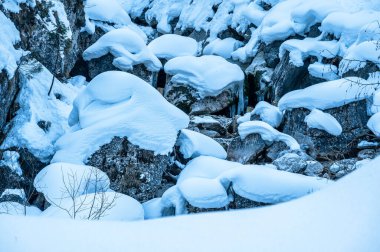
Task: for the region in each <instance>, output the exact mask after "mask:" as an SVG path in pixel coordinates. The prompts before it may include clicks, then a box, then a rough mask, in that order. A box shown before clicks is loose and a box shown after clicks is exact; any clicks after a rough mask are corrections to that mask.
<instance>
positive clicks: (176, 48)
mask: <svg viewBox="0 0 380 252" xmlns="http://www.w3.org/2000/svg"><path fill="white" fill-rule="evenodd" d="M148 48H149V50H150V51H151V52H152V53H153V54H154V55H156V57H158V58H164V59H172V58H175V57H180V56H196V55H197V54H198V42H197V41H196V40H195V39H193V38H190V37H184V36H180V35H177V34H164V35H162V36H160V37H158V38H156V39H154V40H152V41H151V42H150V43H149V44H148Z"/></svg>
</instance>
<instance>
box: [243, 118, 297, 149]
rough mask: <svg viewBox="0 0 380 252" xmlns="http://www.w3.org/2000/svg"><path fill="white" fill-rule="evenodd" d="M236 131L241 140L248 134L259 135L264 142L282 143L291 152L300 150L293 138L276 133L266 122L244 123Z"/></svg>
mask: <svg viewBox="0 0 380 252" xmlns="http://www.w3.org/2000/svg"><path fill="white" fill-rule="evenodd" d="M238 131H239V135H240V138H241V139H244V138H246V137H247V136H248V135H250V134H254V133H256V134H259V135H260V136H261V138H262V139H263V140H264V141H269V142H274V141H281V142H284V143H285V144H286V145H287V146H289V148H290V149H292V150H298V149H300V145H299V144H298V142H297V141H296V140H295V139H294V138H293V137H291V136H289V135H287V134H284V133H281V132H279V131H277V130H276V129H274V128H273V127H272V126H270V125H269V124H268V123H266V122H261V121H249V122H244V123H241V124H240V125H239V127H238Z"/></svg>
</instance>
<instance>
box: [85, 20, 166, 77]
mask: <svg viewBox="0 0 380 252" xmlns="http://www.w3.org/2000/svg"><path fill="white" fill-rule="evenodd" d="M107 53H111V54H112V55H113V56H115V59H114V60H113V62H112V64H113V65H114V66H116V67H117V68H119V69H121V70H132V69H133V65H137V64H144V65H145V66H146V67H147V68H148V70H149V71H154V72H157V71H159V70H160V68H161V67H162V64H161V62H160V60H159V59H158V58H157V57H156V56H155V55H154V54H153V53H152V52H151V50H150V49H149V48H148V47H147V46H146V45H145V41H144V40H143V39H142V38H141V37H140V35H139V34H137V33H136V32H135V31H134V30H132V29H130V28H128V27H123V28H120V29H115V30H112V31H109V32H108V33H106V34H104V35H103V36H102V37H101V38H100V39H98V41H96V42H95V43H94V44H92V45H91V46H90V47H89V48H87V49H86V50H85V51H84V52H83V59H84V60H91V59H96V58H99V57H101V56H104V55H106V54H107Z"/></svg>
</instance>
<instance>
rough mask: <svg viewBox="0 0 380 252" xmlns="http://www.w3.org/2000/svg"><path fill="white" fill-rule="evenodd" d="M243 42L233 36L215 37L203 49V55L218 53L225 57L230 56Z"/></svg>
mask: <svg viewBox="0 0 380 252" xmlns="http://www.w3.org/2000/svg"><path fill="white" fill-rule="evenodd" d="M242 46H243V43H242V42H240V41H238V40H236V39H234V38H225V39H219V38H217V39H215V40H213V41H212V42H210V43H209V44H208V45H207V46H206V47H205V48H204V49H203V54H204V55H219V56H221V57H223V58H225V59H228V58H231V54H232V52H234V51H235V50H236V49H238V48H239V47H242Z"/></svg>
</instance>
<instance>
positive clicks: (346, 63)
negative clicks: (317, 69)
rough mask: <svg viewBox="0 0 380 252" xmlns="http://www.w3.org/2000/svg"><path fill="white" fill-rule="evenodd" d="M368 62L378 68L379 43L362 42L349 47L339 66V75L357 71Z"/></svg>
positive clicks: (379, 62) (379, 60)
mask: <svg viewBox="0 0 380 252" xmlns="http://www.w3.org/2000/svg"><path fill="white" fill-rule="evenodd" d="M379 15H380V13H379ZM379 21H380V18H379ZM368 62H372V63H374V64H376V65H377V66H378V67H379V68H380V48H379V41H373V40H372V41H364V42H362V43H360V44H357V45H352V46H351V47H349V48H348V49H347V51H346V54H345V55H344V57H343V59H342V61H341V63H340V64H339V74H340V75H343V74H344V73H346V72H348V71H349V70H354V71H357V70H359V69H360V68H363V67H365V66H366V65H367V63H368Z"/></svg>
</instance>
